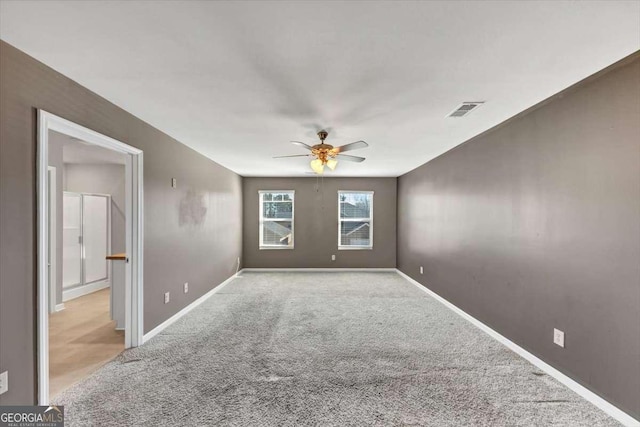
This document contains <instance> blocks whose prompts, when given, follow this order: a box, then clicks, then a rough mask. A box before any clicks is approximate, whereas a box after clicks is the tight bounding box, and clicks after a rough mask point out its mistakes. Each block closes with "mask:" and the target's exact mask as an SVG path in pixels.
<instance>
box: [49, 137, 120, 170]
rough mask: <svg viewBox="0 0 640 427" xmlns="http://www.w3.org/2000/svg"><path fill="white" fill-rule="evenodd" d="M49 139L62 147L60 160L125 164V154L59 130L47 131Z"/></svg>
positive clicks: (65, 161) (64, 161)
mask: <svg viewBox="0 0 640 427" xmlns="http://www.w3.org/2000/svg"><path fill="white" fill-rule="evenodd" d="M49 141H51V142H53V143H56V144H57V145H58V146H59V147H62V162H63V163H65V164H68V163H82V164H92V165H94V164H109V165H125V164H126V161H127V160H126V154H122V153H119V152H117V151H113V150H107V149H106V148H102V147H98V146H97V145H90V144H88V143H86V142H84V141H81V140H79V139H76V138H72V137H70V136H68V135H64V134H62V133H59V132H55V131H49Z"/></svg>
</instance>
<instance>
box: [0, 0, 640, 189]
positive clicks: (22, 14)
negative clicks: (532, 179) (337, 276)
mask: <svg viewBox="0 0 640 427" xmlns="http://www.w3.org/2000/svg"><path fill="white" fill-rule="evenodd" d="M0 37H1V38H2V39H3V40H5V41H6V42H8V43H10V44H12V45H14V46H16V47H17V48H19V49H21V50H23V51H25V52H26V53H28V54H29V55H32V56H34V57H35V58H37V59H38V60H40V61H42V62H44V63H45V64H47V65H49V66H51V67H53V68H54V69H56V70H58V71H60V72H61V73H63V74H65V75H67V76H69V77H70V78H72V79H74V80H76V81H77V82H79V83H80V84H82V85H84V86H86V87H88V88H89V89H91V90H93V91H95V92H96V93H98V94H99V95H101V96H103V97H105V98H107V99H108V100H110V101H112V102H114V103H115V104H117V105H119V106H120V107H122V108H124V109H126V110H128V111H129V112H131V113H133V114H134V115H136V116H138V117H139V118H141V119H143V120H145V121H146V122H148V123H150V124H152V125H153V126H155V127H157V128H159V129H161V130H162V131H164V132H166V133H167V134H169V135H171V136H173V137H175V138H176V139H178V140H180V141H182V142H184V143H185V144H187V145H188V146H190V147H192V148H194V149H196V150H197V151H199V152H201V153H203V154H204V155H206V156H208V157H210V158H212V159H213V160H215V161H217V162H218V163H221V164H222V165H224V166H226V167H228V168H230V169H232V170H234V171H236V172H237V173H239V174H241V175H244V176H295V175H304V173H305V172H306V171H308V170H309V169H308V163H307V161H306V159H304V158H298V159H296V158H294V159H272V158H271V156H273V155H284V154H298V153H299V154H302V153H304V151H303V150H302V149H301V148H299V147H295V146H293V145H291V144H290V143H289V142H288V141H290V140H302V141H306V142H309V143H312V142H314V141H315V138H316V137H315V132H316V130H317V129H318V128H320V127H328V128H332V132H331V133H330V135H329V138H328V139H327V142H329V143H332V144H334V145H340V144H343V143H348V142H351V141H354V140H358V139H364V140H365V141H367V142H368V143H369V144H370V147H369V148H367V149H364V150H361V151H354V152H352V153H349V154H355V155H363V156H366V157H367V161H366V162H364V163H360V164H355V163H353V164H348V163H346V162H342V163H341V164H340V165H339V166H338V169H336V171H335V172H333V173H332V174H333V175H338V176H398V175H401V174H403V173H405V172H407V171H409V170H411V169H413V168H415V167H417V166H419V165H421V164H422V163H424V162H426V161H428V160H430V159H433V158H434V157H436V156H438V155H439V154H442V153H443V152H445V151H447V150H449V149H451V148H452V147H455V146H456V145H458V144H460V143H462V142H464V141H465V140H467V139H469V138H471V137H473V136H475V135H477V134H478V133H481V132H482V131H484V130H486V129H488V128H490V127H492V126H494V125H496V124H498V123H500V122H502V121H504V120H505V119H507V118H509V117H511V116H513V115H514V114H517V113H518V112H520V111H522V110H524V109H526V108H528V107H530V106H532V105H534V104H536V103H537V102H539V101H541V100H543V99H545V98H547V97H549V96H550V95H553V94H554V93H557V92H558V91H560V90H562V89H564V88H566V87H568V86H570V85H571V84H573V83H575V82H577V81H579V80H581V79H583V78H585V77H587V76H589V75H591V74H593V73H594V72H596V71H598V70H600V69H602V68H604V67H606V66H608V65H610V64H612V63H613V62H615V61H617V60H619V59H621V58H623V57H625V56H627V55H629V54H631V53H633V52H634V51H636V50H638V49H640V2H638V1H627V2H621V1H603V2H597V1H585V2H575V1H568V2H563V1H553V2H516V1H510V2H507V1H497V2H475V1H472V2H462V1H459V2H372V3H365V2H355V1H354V2H298V3H293V2H256V3H253V2H236V3H223V2H206V1H197V2H196V1H158V2H148V1H129V2H108V1H104V2H77V1H68V2H61V1H46V2H45V1H20V2H18V1H15V2H9V1H2V3H1V5H0ZM462 101H486V104H485V105H484V106H482V107H481V108H480V109H478V110H477V111H475V112H473V113H472V114H470V115H469V116H468V117H466V118H462V119H453V118H445V115H447V114H448V113H449V112H451V111H452V110H453V109H454V108H455V107H456V106H457V105H458V104H459V103H460V102H462ZM125 142H126V141H125Z"/></svg>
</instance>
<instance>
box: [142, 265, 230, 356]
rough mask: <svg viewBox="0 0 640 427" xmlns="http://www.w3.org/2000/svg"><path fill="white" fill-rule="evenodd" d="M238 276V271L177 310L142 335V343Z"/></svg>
mask: <svg viewBox="0 0 640 427" xmlns="http://www.w3.org/2000/svg"><path fill="white" fill-rule="evenodd" d="M241 271H242V270H241ZM237 277H238V273H236V274H234V275H233V276H231V277H229V278H228V279H226V280H225V281H224V282H222V283H220V284H219V285H218V286H216V287H215V288H213V289H211V290H210V291H209V292H207V293H206V294H204V295H202V296H201V297H199V298H198V299H196V300H195V301H193V302H191V303H190V304H189V305H187V306H186V307H184V308H183V309H182V310H180V311H179V312H177V313H176V314H174V315H173V316H171V317H170V318H168V319H167V320H165V321H164V322H162V323H160V324H159V325H158V326H156V327H155V328H153V329H152V330H150V331H149V332H147V333H146V334H144V335H143V337H142V343H143V344H144V343H146V342H147V341H149V340H150V339H151V338H153V337H155V336H156V335H158V334H159V333H160V332H162V331H163V330H165V329H166V328H167V327H169V326H170V325H171V324H172V323H174V322H176V321H177V320H178V319H180V318H181V317H182V316H184V315H185V314H187V313H188V312H190V311H191V310H193V309H194V308H196V307H197V306H199V305H200V304H202V303H203V302H205V301H206V300H207V299H209V298H210V297H212V296H213V295H214V294H215V293H216V292H218V291H219V290H220V289H222V288H224V287H225V286H226V285H228V284H229V283H231V282H233V279H236V278H237Z"/></svg>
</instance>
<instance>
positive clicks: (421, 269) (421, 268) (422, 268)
mask: <svg viewBox="0 0 640 427" xmlns="http://www.w3.org/2000/svg"><path fill="white" fill-rule="evenodd" d="M420 274H424V267H422V266H420Z"/></svg>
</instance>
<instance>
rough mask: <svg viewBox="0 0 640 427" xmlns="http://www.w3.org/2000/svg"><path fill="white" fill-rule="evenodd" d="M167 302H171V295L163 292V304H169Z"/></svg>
mask: <svg viewBox="0 0 640 427" xmlns="http://www.w3.org/2000/svg"><path fill="white" fill-rule="evenodd" d="M169 300H171V293H170V292H165V293H164V303H165V304H169Z"/></svg>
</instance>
